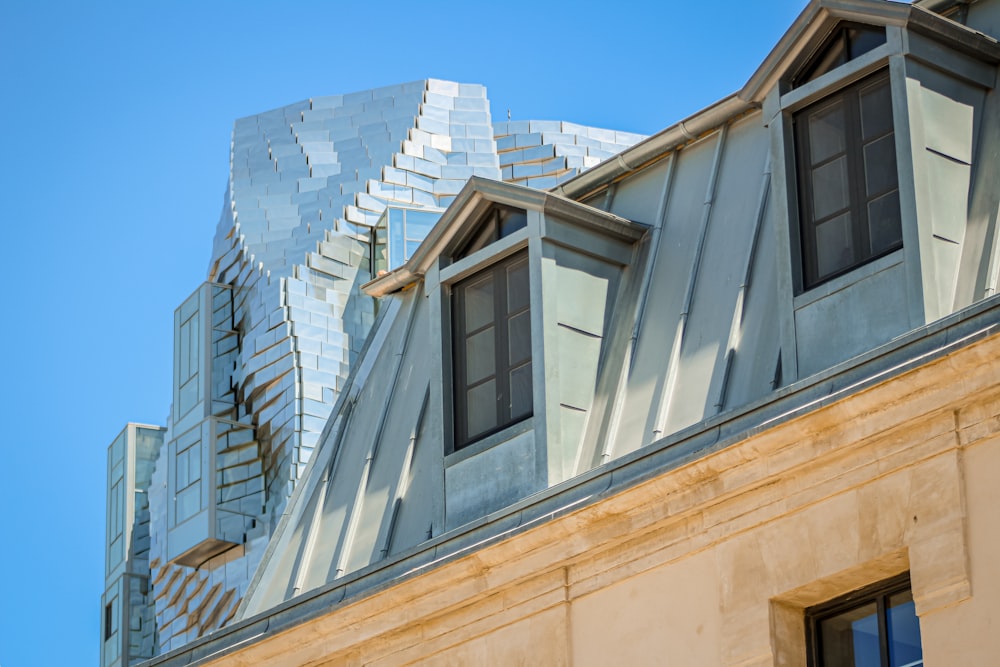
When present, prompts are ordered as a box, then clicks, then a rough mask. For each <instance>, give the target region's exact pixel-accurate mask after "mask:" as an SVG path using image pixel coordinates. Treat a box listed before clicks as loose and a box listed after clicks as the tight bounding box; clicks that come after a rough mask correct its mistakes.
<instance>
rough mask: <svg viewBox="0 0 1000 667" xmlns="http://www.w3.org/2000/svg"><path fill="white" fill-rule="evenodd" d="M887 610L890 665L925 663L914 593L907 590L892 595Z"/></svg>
mask: <svg viewBox="0 0 1000 667" xmlns="http://www.w3.org/2000/svg"><path fill="white" fill-rule="evenodd" d="M886 612H887V614H888V616H889V618H888V621H887V623H886V628H887V631H888V632H887V634H888V636H889V665H890V667H911V666H913V667H916V665H923V660H924V652H923V649H922V648H921V646H920V625H919V623H918V622H917V612H916V608H915V607H914V606H913V593H912V592H911V591H909V590H906V591H902V592H900V593H896V594H894V595H890V596H889V602H888V604H887V605H886Z"/></svg>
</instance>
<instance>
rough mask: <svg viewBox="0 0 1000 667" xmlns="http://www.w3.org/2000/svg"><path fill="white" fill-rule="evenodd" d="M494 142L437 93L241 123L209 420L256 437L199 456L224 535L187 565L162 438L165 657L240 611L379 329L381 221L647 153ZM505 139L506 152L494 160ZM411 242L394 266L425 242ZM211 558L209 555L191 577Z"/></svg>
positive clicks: (156, 532)
mask: <svg viewBox="0 0 1000 667" xmlns="http://www.w3.org/2000/svg"><path fill="white" fill-rule="evenodd" d="M501 127H502V130H501V129H500V128H501ZM494 131H495V130H494V127H493V125H492V124H491V118H490V110H489V101H488V99H487V98H486V90H485V88H484V87H483V86H481V85H477V84H459V83H453V82H447V81H439V80H433V79H432V80H426V81H417V82H413V83H407V84H402V85H396V86H388V87H384V88H377V89H374V90H369V91H364V92H360V93H352V94H347V95H337V96H331V97H322V98H313V99H310V100H305V101H303V102H299V103H296V104H291V105H288V106H285V107H282V108H280V109H276V110H273V111H269V112H266V113H262V114H259V115H256V116H251V117H248V118H243V119H240V120H238V121H236V124H235V127H234V130H233V136H232V144H231V172H230V176H229V184H228V188H227V191H226V196H225V202H224V205H223V211H222V215H221V217H220V220H219V224H218V227H217V231H216V235H215V241H214V247H213V253H212V260H211V262H210V266H209V271H208V281H209V283H210V284H211V286H212V288H213V289H214V288H215V287H214V286H224V287H226V288H228V294H229V295H230V298H231V303H230V311H227V312H229V313H230V315H229V316H230V317H231V328H232V331H233V332H235V340H236V348H235V349H233V348H232V345H231V344H230V343H231V342H232V340H233V338H232V337H223V339H220V340H219V341H215V339H214V338H211V337H210V336H208V335H207V334H206V338H205V340H211V342H210V343H208V344H207V345H208V347H210V348H211V349H210V354H209V356H208V358H207V359H205V361H204V363H205V364H206V370H205V373H206V374H209V375H210V376H211V386H212V389H211V390H210V392H209V393H211V395H212V401H213V403H212V410H214V411H212V412H208V413H206V415H207V416H206V417H205V418H206V419H212V420H215V421H214V422H213V424H216V426H213V429H215V430H211V433H216V432H217V428H216V427H217V426H218V425H219V424H223V423H224V424H227V425H228V426H229V428H230V429H231V430H232V433H235V434H236V435H240V436H246V437H239V438H237V439H238V442H237V443H236V444H235V445H234V444H233V443H230V442H229V441H228V440H226V441H223V440H221V439H218V440H214V441H211V442H207V443H206V444H205V446H211V447H213V448H214V449H213V450H212V457H214V458H212V464H211V465H212V466H213V467H214V469H213V470H210V471H205V473H204V474H206V475H209V477H206V479H207V480H209V481H210V482H211V483H212V484H214V487H213V489H212V501H211V502H213V503H215V506H214V509H215V510H218V516H219V517H225V521H226V522H227V523H226V525H225V526H223V525H221V523H219V524H217V525H214V526H213V529H214V532H213V533H212V534H211V535H206V543H209V542H210V543H211V544H210V546H209V547H208V548H206V550H204V551H202V552H199V551H197V550H194V551H188V552H187V553H186V555H185V556H184V557H182V558H178V557H177V554H176V551H177V550H176V549H172V548H171V547H170V545H169V544H168V539H167V537H168V533H170V531H171V530H173V529H174V528H175V526H174V523H172V521H174V519H171V517H176V510H175V509H171V508H172V507H176V505H171V503H176V502H177V498H176V495H175V492H176V487H177V485H178V481H177V480H178V478H177V472H176V470H174V468H175V467H176V466H177V465H178V464H177V460H176V456H177V452H178V451H180V449H179V447H182V446H183V443H180V441H179V440H178V438H180V437H181V436H182V435H184V434H183V433H181V432H180V429H179V428H178V424H176V423H171V424H169V425H168V429H169V432H168V435H167V439H168V443H169V444H168V446H167V447H165V448H164V450H167V451H169V452H172V453H171V454H170V455H167V454H166V453H165V454H163V455H161V457H160V459H159V462H158V464H157V470H156V471H155V473H154V475H153V479H152V484H151V488H150V509H151V512H152V544H151V563H150V565H151V577H152V585H153V599H154V601H155V608H156V625H157V630H158V633H159V645H160V649H161V651H167V650H170V649H173V648H176V647H178V646H181V645H183V644H185V643H187V642H189V641H191V640H193V639H195V638H196V637H198V636H201V635H202V634H204V633H205V632H208V631H211V630H212V629H214V628H217V627H220V626H222V625H224V624H225V623H226V622H227V621H228V620H229V619H230V618H231V617H232V615H233V613H235V609H236V605H237V604H238V602H239V600H240V599H241V597H242V596H243V594H244V592H245V591H246V588H247V585H248V582H249V579H250V577H251V576H252V575H253V573H254V570H255V569H256V566H257V563H258V562H259V561H260V558H261V556H262V555H263V551H264V548H265V547H266V544H267V538H268V536H269V535H270V532H271V530H272V529H273V527H274V525H275V524H276V522H277V520H278V518H279V517H280V515H281V512H282V510H283V508H284V506H285V503H286V501H287V500H288V498H289V496H290V495H291V493H292V490H293V489H294V487H295V484H296V482H297V480H298V479H299V477H300V475H301V474H302V473H303V471H304V470H305V466H306V464H307V463H308V462H309V459H310V456H311V454H312V452H313V449H314V447H315V446H316V445H317V443H318V441H319V436H320V434H321V432H322V430H323V428H324V426H325V425H326V421H327V418H328V416H329V413H330V410H331V409H332V407H333V405H334V402H335V400H336V398H337V396H338V395H339V392H340V391H341V389H342V388H343V386H344V383H345V381H346V379H347V376H348V373H349V370H350V367H351V363H352V361H353V360H354V358H355V357H356V355H357V354H358V352H359V351H360V349H361V346H362V344H363V343H364V342H365V338H366V336H367V334H368V331H369V329H370V328H371V326H372V323H373V321H374V315H375V304H374V302H373V301H372V299H370V298H369V297H366V296H364V295H363V294H362V293H361V292H360V289H359V287H360V285H362V284H364V283H365V282H367V281H368V280H370V278H371V275H372V272H373V270H378V269H381V268H384V267H386V264H385V263H380V262H379V261H378V260H379V258H378V257H373V254H375V253H376V251H377V249H378V248H379V247H380V246H379V243H378V240H377V239H378V234H377V233H376V227H377V226H378V223H379V220H380V218H381V219H382V220H383V221H386V220H389V219H390V216H389V215H388V213H389V211H388V210H387V208H391V209H398V208H404V209H408V210H414V209H418V210H421V211H427V212H428V213H429V214H430V213H433V214H435V215H436V214H439V213H440V212H441V211H442V210H443V209H445V208H446V207H447V206H448V205H449V204H450V203H451V202H452V201H453V199H454V196H455V195H456V194H457V193H458V192H459V191H460V190H461V188H462V186H463V185H464V184H465V182H466V181H467V179H468V178H470V177H471V176H481V177H486V178H493V179H499V178H501V174H502V172H501V164H503V165H504V168H505V170H506V171H507V172H508V173H509V177H510V178H520V179H522V180H523V179H525V178H527V179H529V184H534V185H537V186H541V185H544V184H545V183H548V182H549V181H544V180H539V179H553V180H551V185H555V184H556V183H558V182H560V181H561V180H563V179H565V178H568V177H569V176H570V175H572V174H575V173H577V172H578V171H579V170H581V169H584V168H586V167H587V166H589V165H590V164H591V163H593V162H595V161H596V160H598V159H599V157H600V156H601V155H610V154H611V150H613V147H622V148H623V147H624V144H619V143H615V142H619V141H626V140H628V139H633V140H638V139H641V137H640V136H638V135H631V134H623V133H616V132H613V131H608V130H594V129H592V128H585V127H582V126H578V125H572V124H564V123H560V122H554V123H553V122H545V123H542V124H538V123H534V122H528V123H504V124H500V125H498V129H497V131H498V132H499V131H502V136H501V137H500V139H499V140H495V139H494ZM498 141H499V142H503V143H504V145H506V146H507V149H505V150H504V151H503V152H500V153H498ZM546 142H548V143H546ZM601 151H603V152H601ZM543 153H544V156H545V157H542V154H543ZM515 171H516V172H517V174H516V175H515V173H514V172H515ZM528 172H530V173H531V174H532V175H531V176H524V175H523V174H524V173H528ZM411 222H412V221H411ZM432 222H433V219H431V220H430V222H428V221H426V220H425V221H424V224H423V225H422V227H421V228H422V229H429V224H430V223H432ZM411 226H412V224H411ZM414 229H416V227H414ZM413 233H414V232H413V231H412V230H411V231H407V232H406V233H405V234H404V237H405V240H406V247H407V248H408V250H407V251H406V254H405V256H403V257H396V258H395V259H394V261H393V262H392V265H393V266H398V264H399V263H400V262H401V261H403V260H405V258H406V256H408V254H409V251H410V250H412V247H413V246H414V244H415V243H417V242H419V240H420V239H419V238H411V236H412V235H413ZM397 254H398V253H397ZM390 268H391V267H390ZM205 289H207V287H206V288H205ZM203 319H206V320H208V319H213V318H212V317H205V318H203ZM216 326H221V325H219V324H218V323H216ZM178 332H179V330H178ZM176 335H177V336H178V337H180V333H177V334H176ZM178 349H179V348H178ZM175 382H177V380H176V379H175ZM177 396H178V394H177V393H176V392H175V402H176V401H177V400H178V399H177ZM217 404H218V405H217ZM219 406H221V407H219ZM216 407H219V409H220V410H222V412H219V413H218V414H216V412H218V410H215V408H216ZM223 408H225V409H223ZM223 412H225V414H224V415H223ZM183 427H184V428H185V429H189V425H188V424H187V423H186V422H185V423H184V425H183ZM213 438H214V436H213ZM172 457H173V458H172ZM205 460H206V461H207V460H209V459H208V458H206V459H205ZM172 513H173V514H172ZM222 520H223V519H218V521H222ZM209 532H212V531H211V530H210V531H209ZM230 544H231V545H232V548H230V549H228V550H226V547H227V545H230ZM200 553H204V554H207V556H206V559H205V560H204V561H200V560H199V562H198V563H197V566H196V567H193V566H192V563H193V561H194V560H197V559H198V556H199V554H200ZM192 554H193V555H192Z"/></svg>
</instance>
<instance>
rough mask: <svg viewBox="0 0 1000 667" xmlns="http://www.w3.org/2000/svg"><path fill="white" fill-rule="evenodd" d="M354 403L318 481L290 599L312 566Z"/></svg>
mask: <svg viewBox="0 0 1000 667" xmlns="http://www.w3.org/2000/svg"><path fill="white" fill-rule="evenodd" d="M354 405H355V403H354V401H353V400H352V401H350V402H349V403H347V404H345V405H344V414H343V417H342V418H341V422H340V428H339V429H337V434H336V436H335V439H334V443H333V444H334V455H333V457H332V458H331V459H330V464H329V465H328V466H327V467H326V470H324V471H323V478H322V480H321V481H320V484H319V488H318V489H317V491H316V493H318V497H317V499H316V507H315V509H314V510H313V514H312V516H311V517H310V518H309V527H308V528H307V529H306V543H305V546H304V547H303V549H302V556H301V557H300V558H299V565H298V568H297V569H296V570H295V579H294V583H293V584H292V597H295V596H296V595H298V594H299V593H300V592H301V591H302V587H303V586H304V585H305V578H306V574H307V573H308V572H309V567H310V566H311V565H312V559H313V552H314V551H315V548H316V541H317V539H318V537H319V523H320V520H321V519H322V518H323V508H324V507H325V506H326V496H327V494H328V493H329V486H330V480H331V479H333V476H334V474H335V473H336V471H337V464H338V463H339V461H340V451H341V444H342V440H343V437H344V434H345V433H347V429H348V426H349V425H350V422H351V416H352V415H353V414H354Z"/></svg>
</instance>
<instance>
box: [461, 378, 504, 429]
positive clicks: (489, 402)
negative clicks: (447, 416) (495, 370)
mask: <svg viewBox="0 0 1000 667" xmlns="http://www.w3.org/2000/svg"><path fill="white" fill-rule="evenodd" d="M465 396H466V401H467V403H466V415H467V422H466V423H467V424H468V425H469V433H468V436H469V438H474V437H475V436H477V435H479V434H480V433H485V432H486V431H489V430H490V429H492V428H494V427H496V425H497V383H496V380H490V381H489V382H484V383H483V384H481V385H479V386H478V387H473V388H472V389H470V390H469V391H467V392H466V394H465Z"/></svg>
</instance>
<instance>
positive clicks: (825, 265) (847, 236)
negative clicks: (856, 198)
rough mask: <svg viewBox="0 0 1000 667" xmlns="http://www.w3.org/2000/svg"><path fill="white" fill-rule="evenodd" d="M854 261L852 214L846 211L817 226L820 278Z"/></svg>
mask: <svg viewBox="0 0 1000 667" xmlns="http://www.w3.org/2000/svg"><path fill="white" fill-rule="evenodd" d="M853 261H854V237H853V235H852V233H851V215H850V214H849V213H845V214H843V215H840V216H837V217H836V218H834V219H833V220H828V221H827V222H824V223H823V224H821V225H820V226H818V227H817V228H816V263H817V268H818V273H819V275H818V276H817V277H818V278H822V277H824V276H828V275H830V274H833V273H836V272H837V271H840V270H841V269H843V268H846V267H848V266H850V265H851V263H852V262H853Z"/></svg>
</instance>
